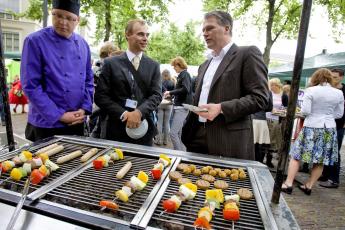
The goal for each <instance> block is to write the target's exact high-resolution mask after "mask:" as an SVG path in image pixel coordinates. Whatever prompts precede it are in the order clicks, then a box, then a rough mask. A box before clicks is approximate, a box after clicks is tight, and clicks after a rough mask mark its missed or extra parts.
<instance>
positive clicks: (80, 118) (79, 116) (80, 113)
mask: <svg viewBox="0 0 345 230" xmlns="http://www.w3.org/2000/svg"><path fill="white" fill-rule="evenodd" d="M74 117H75V119H76V120H75V121H74V122H72V123H71V124H69V125H76V124H81V123H83V122H84V119H85V110H83V109H78V110H77V111H76V112H75V113H74Z"/></svg>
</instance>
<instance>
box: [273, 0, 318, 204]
mask: <svg viewBox="0 0 345 230" xmlns="http://www.w3.org/2000/svg"><path fill="white" fill-rule="evenodd" d="M311 7H312V0H304V1H303V9H302V15H301V23H300V28H299V33H298V41H297V49H296V55H295V62H294V67H293V72H292V83H291V90H290V96H289V104H288V108H287V114H286V119H283V123H282V130H283V135H282V136H283V143H282V146H281V148H280V150H279V156H280V158H279V162H278V167H277V174H276V178H275V183H274V188H273V193H272V200H271V201H272V202H273V203H275V204H278V203H279V197H280V192H281V187H282V184H283V180H284V172H285V168H286V163H287V161H288V154H289V149H290V142H291V134H292V128H293V121H294V118H295V111H296V103H297V99H298V90H299V82H300V79H301V72H302V69H303V59H304V51H305V44H306V41H307V36H308V26H309V20H310V12H311Z"/></svg>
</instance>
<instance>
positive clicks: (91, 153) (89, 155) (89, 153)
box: [80, 148, 98, 162]
mask: <svg viewBox="0 0 345 230" xmlns="http://www.w3.org/2000/svg"><path fill="white" fill-rule="evenodd" d="M97 152H98V149H97V148H92V149H90V150H89V151H88V152H87V153H85V154H84V155H83V156H82V157H81V158H80V160H81V162H85V161H87V160H88V159H90V158H91V157H93V156H94V155H95V154H96V153H97Z"/></svg>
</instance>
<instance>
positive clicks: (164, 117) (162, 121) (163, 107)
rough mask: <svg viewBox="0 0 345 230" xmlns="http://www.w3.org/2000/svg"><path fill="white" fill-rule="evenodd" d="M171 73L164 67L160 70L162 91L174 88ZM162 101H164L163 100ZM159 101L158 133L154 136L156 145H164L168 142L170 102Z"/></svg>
mask: <svg viewBox="0 0 345 230" xmlns="http://www.w3.org/2000/svg"><path fill="white" fill-rule="evenodd" d="M172 79H173V78H172V76H171V73H170V72H169V70H167V69H165V70H163V72H162V93H164V92H165V91H171V90H173V89H174V88H175V83H174V81H173V80H172ZM163 102H164V101H163ZM163 102H162V103H161V104H160V105H159V107H158V114H157V116H158V122H157V130H158V134H157V136H156V138H155V144H156V145H163V144H164V145H166V144H167V143H168V137H169V133H170V117H171V111H172V107H173V106H172V103H163Z"/></svg>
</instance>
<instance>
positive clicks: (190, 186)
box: [184, 183, 198, 193]
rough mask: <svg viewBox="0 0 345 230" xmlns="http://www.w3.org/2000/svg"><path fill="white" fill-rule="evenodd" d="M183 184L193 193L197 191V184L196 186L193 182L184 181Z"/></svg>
mask: <svg viewBox="0 0 345 230" xmlns="http://www.w3.org/2000/svg"><path fill="white" fill-rule="evenodd" d="M184 186H186V187H187V188H189V189H190V190H192V191H193V192H195V193H196V192H197V191H198V186H196V185H195V184H193V183H185V184H184Z"/></svg>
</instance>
